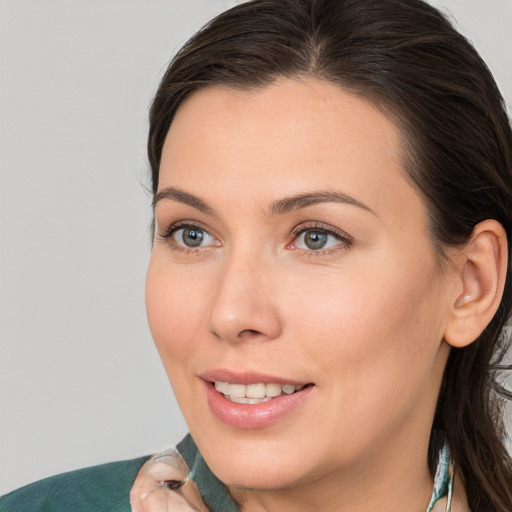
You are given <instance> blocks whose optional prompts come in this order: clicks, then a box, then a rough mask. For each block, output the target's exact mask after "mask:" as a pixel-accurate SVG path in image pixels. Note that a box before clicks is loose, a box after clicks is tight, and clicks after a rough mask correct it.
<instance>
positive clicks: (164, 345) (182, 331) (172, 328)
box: [146, 258, 204, 378]
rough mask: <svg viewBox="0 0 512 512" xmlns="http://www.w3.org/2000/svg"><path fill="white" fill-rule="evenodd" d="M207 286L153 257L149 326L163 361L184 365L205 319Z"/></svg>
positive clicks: (168, 364)
mask: <svg viewBox="0 0 512 512" xmlns="http://www.w3.org/2000/svg"><path fill="white" fill-rule="evenodd" d="M203 291H204V290H202V289H201V286H200V285H199V283H197V282H195V281H194V279H193V278H190V277H189V276H187V275H186V273H183V272H182V273H181V274H180V273H177V272H175V271H173V270H172V269H170V268H167V267H166V265H165V264H162V263H160V262H159V261H158V258H152V260H151V262H150V264H149V268H148V273H147V276H146V311H147V316H148V322H149V327H150V329H151V334H152V336H153V339H154V341H155V345H156V347H157V349H158V352H159V354H160V357H161V359H162V362H163V363H164V366H165V368H166V370H167V373H168V374H169V378H171V374H170V373H171V369H172V368H178V367H183V364H185V363H186V361H188V360H189V359H190V358H189V356H190V354H191V353H192V351H193V350H194V344H193V343H191V342H190V341H191V340H194V339H195V338H197V331H198V329H199V328H200V326H201V325H202V324H203V323H204V314H202V309H203V306H204V293H202V292H203Z"/></svg>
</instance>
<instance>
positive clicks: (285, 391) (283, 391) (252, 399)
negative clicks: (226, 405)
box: [212, 380, 312, 405]
mask: <svg viewBox="0 0 512 512" xmlns="http://www.w3.org/2000/svg"><path fill="white" fill-rule="evenodd" d="M212 385H213V386H215V389H216V390H217V391H218V392H219V393H221V394H222V395H223V396H224V398H225V399H226V400H229V401H230V402H234V403H237V404H247V405H257V404H261V403H264V402H269V401H270V400H272V399H273V398H277V397H279V396H288V395H293V394H294V393H297V392H298V391H302V390H303V389H304V388H305V387H307V386H311V385H312V384H301V385H298V386H297V385H294V384H280V383H278V382H270V383H265V382H259V383H255V384H232V383H230V382H225V381H218V380H216V381H214V382H212Z"/></svg>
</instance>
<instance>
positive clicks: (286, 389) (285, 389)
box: [283, 384, 295, 395]
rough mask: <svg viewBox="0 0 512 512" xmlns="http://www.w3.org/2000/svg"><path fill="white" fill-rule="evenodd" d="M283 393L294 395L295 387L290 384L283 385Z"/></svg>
mask: <svg viewBox="0 0 512 512" xmlns="http://www.w3.org/2000/svg"><path fill="white" fill-rule="evenodd" d="M283 393H284V394H285V395H291V394H292V393H295V386H293V385H292V384H285V385H284V386H283Z"/></svg>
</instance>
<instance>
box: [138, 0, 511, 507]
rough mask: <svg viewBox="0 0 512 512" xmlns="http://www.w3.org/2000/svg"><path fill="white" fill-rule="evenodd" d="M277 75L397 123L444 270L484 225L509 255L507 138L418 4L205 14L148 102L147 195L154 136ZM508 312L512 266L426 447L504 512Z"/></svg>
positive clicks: (498, 115)
mask: <svg viewBox="0 0 512 512" xmlns="http://www.w3.org/2000/svg"><path fill="white" fill-rule="evenodd" d="M280 76H285V77H298V76H311V77H316V78H319V79H324V80H328V81H330V82H334V83H336V84H339V85H340V86H341V87H342V88H345V89H347V90H350V91H352V92H354V93H356V94H359V95H361V96H362V97H364V98H366V99H368V100H369V101H371V102H372V103H373V104H374V105H376V106H377V107H378V108H380V109H382V110H383V111H384V112H386V114H387V115H388V116H389V118H390V119H392V120H393V121H394V122H395V123H396V124H397V125H398V127H399V128H400V130H401V132H402V135H403V137H402V139H403V141H404V146H405V151H404V167H405V169H406V172H407V176H408V177H409V178H410V179H411V180H412V182H413V183H414V185H415V186H416V188H417V189H418V190H419V191H420V193H421V194H422V195H423V197H424V199H425V202H426V204H427V206H428V211H429V218H430V234H431V238H432V241H433V243H434V245H435V247H436V249H437V253H438V254H439V255H440V257H441V258H440V259H441V260H442V259H443V254H444V250H445V248H446V247H449V246H453V245H460V244H464V243H466V242H467V241H468V240H469V237H470V236H471V233H472V231H473V228H474V226H475V225H476V224H477V223H478V222H480V221H482V220H485V219H496V220H497V221H499V222H500V223H501V224H502V225H503V227H504V228H505V230H506V232H507V237H508V244H509V247H512V243H511V242H512V240H511V237H512V213H511V212H512V158H511V157H512V154H511V153H512V134H511V130H510V124H509V120H508V117H507V114H506V109H505V105H504V101H503V98H502V97H501V95H500V92H499V90H498V88H497V86H496V84H495V82H494V80H493V78H492V75H491V73H490V72H489V70H488V69H487V67H486V65H485V63H484V62H483V61H482V59H481V58H480V57H479V55H478V54H477V52H476V51H475V50H474V48H473V47H472V46H471V44H470V43H469V42H468V41H467V40H466V39H465V38H464V37H463V36H461V35H460V34H459V33H458V32H457V31H456V30H455V29H454V28H453V27H452V26H451V24H450V23H449V21H448V20H447V19H446V18H445V17H444V16H443V15H442V14H440V13H439V12H438V11H437V10H436V9H434V8H433V7H431V6H429V5H428V4H426V3H424V2H422V1H421V0H254V1H251V2H247V3H243V4H241V5H238V6H236V7H234V8H233V9H231V10H229V11H227V12H225V13H223V14H221V15H220V16H218V17H217V18H215V19H214V20H213V21H211V22H210V23H209V24H208V25H206V26H205V27H204V28H203V29H202V30H201V31H200V32H198V33H197V34H196V35H195V36H194V37H193V38H192V39H191V40H190V41H189V42H188V43H187V44H186V45H185V46H184V47H183V48H182V50H181V51H180V52H179V53H178V54H177V56H176V57H175V58H174V59H173V61H172V62H171V64H170V66H169V68H168V70H167V72H166V73H165V75H164V77H163V79H162V82H161V84H160V87H159V89H158V91H157V93H156V96H155V98H154V101H153V104H152V107H151V113H150V130H149V140H148V154H149V161H150V165H151V170H152V180H153V182H152V184H153V193H156V191H157V188H158V172H159V165H160V158H161V153H162V147H163V144H164V140H165V137H166V135H167V132H168V130H169V127H170V125H171V123H172V120H173V117H174V115H175V113H176V111H177V109H178V108H179V106H180V104H181V103H182V102H183V100H184V99H185V98H186V97H187V96H189V95H190V94H191V93H192V92H193V91H195V90H197V89H199V88H202V87H206V86H208V85H225V86H231V87H235V88H242V89H249V88H258V87H262V86H264V85H266V84H269V83H271V82H272V81H274V80H275V79H276V78H277V77H280ZM511 308H512V274H511V265H510V261H509V265H508V269H507V277H506V286H505V291H504V295H503V298H502V301H501V304H500V306H499V309H498V312H497V313H496V315H495V316H494V318H493V319H492V321H491V322H490V324H489V325H488V326H487V328H486V329H485V330H484V332H483V333H482V334H481V336H480V337H479V338H478V339H477V340H476V341H475V342H474V343H472V344H471V345H469V346H468V347H466V348H463V349H452V351H451V354H450V357H449V360H448V364H447V367H446V370H445V375H444V380H443V384H442V389H441V393H440V397H439V401H438V407H437V411H436V415H435V419H434V426H433V429H432V434H431V439H430V454H429V464H430V468H431V470H432V468H433V467H434V466H435V463H436V456H437V453H438V452H439V450H440V448H441V446H442V444H443V443H444V442H445V440H447V441H448V444H449V446H450V449H451V451H452V454H453V457H454V459H455V461H456V463H457V465H458V467H459V469H460V471H461V474H462V477H463V479H464V484H465V488H466V493H467V495H468V500H469V505H470V507H471V509H472V510H473V512H479V511H486V512H487V511H499V512H510V511H511V510H512V460H511V458H510V456H509V454H508V453H507V451H506V448H505V446H504V438H505V435H506V434H505V429H504V426H503V409H502V407H503V402H504V398H509V399H510V398H512V396H511V394H510V393H509V392H507V391H506V390H505V389H504V387H502V385H500V382H501V383H503V379H504V377H503V375H506V372H505V371H504V370H507V369H508V370H510V367H509V368H505V367H504V366H503V365H502V360H503V358H504V356H505V354H506V351H507V349H508V346H509V344H510V340H509V339H508V338H507V337H506V336H505V335H504V334H503V332H504V326H505V324H506V322H507V319H508V318H509V317H510V314H511ZM500 378H501V381H500ZM503 397H504V398H503Z"/></svg>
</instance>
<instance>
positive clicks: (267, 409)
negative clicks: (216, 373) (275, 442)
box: [203, 381, 314, 430]
mask: <svg viewBox="0 0 512 512" xmlns="http://www.w3.org/2000/svg"><path fill="white" fill-rule="evenodd" d="M203 382H204V384H205V387H206V397H207V402H208V407H209V408H210V411H211V412H212V414H213V415H214V416H215V417H216V418H217V419H219V420H220V421H222V422H223V423H226V424H227V425H229V426H231V427H234V428H238V429H242V430H254V429H260V428H265V427H269V426H271V425H273V424H274V423H277V422H278V421H279V420H281V419H282V418H284V417H285V416H287V415H288V414H290V413H292V412H293V411H294V410H296V409H297V408H298V407H300V406H301V405H302V403H303V402H304V401H305V400H307V398H308V397H309V396H310V395H311V392H312V390H313V387H314V386H307V387H305V388H304V389H302V390H300V391H296V392H295V393H292V394H291V395H281V396H278V397H276V398H272V399H271V400H268V401H267V402H261V403H259V404H253V405H249V404H238V403H235V402H231V401H229V400H227V399H226V398H224V395H223V394H222V393H219V392H218V391H217V390H216V389H215V386H214V385H213V384H212V383H211V382H206V381H203Z"/></svg>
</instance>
